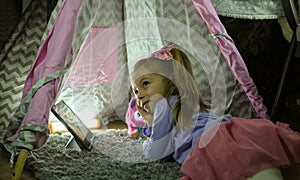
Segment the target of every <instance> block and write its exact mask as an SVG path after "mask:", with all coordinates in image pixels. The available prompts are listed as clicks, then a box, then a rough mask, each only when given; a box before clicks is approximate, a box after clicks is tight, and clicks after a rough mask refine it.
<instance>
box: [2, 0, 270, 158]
mask: <svg viewBox="0 0 300 180" xmlns="http://www.w3.org/2000/svg"><path fill="white" fill-rule="evenodd" d="M58 2H59V3H58V4H57V6H56V10H57V13H52V16H51V17H52V18H53V20H52V21H51V20H50V21H49V25H50V26H49V27H51V29H50V30H49V32H48V31H46V32H45V34H46V36H45V39H44V40H43V42H42V44H41V46H40V47H39V51H38V52H37V54H36V56H35V60H34V62H33V64H32V66H31V69H30V71H29V73H28V74H26V77H27V78H26V81H25V83H24V88H23V92H22V98H21V101H20V105H19V106H18V108H17V109H16V111H15V112H14V114H13V115H12V116H11V117H9V119H6V122H7V121H9V123H10V124H9V125H8V127H7V128H6V133H5V136H4V138H3V144H4V146H5V147H6V149H7V150H8V151H10V152H14V150H20V149H26V150H29V151H30V150H33V149H35V148H39V147H41V146H43V144H44V143H45V142H46V140H47V138H48V136H49V118H51V115H50V108H51V107H52V105H53V104H55V103H56V102H58V101H60V100H64V101H65V102H67V104H69V105H72V109H73V110H74V111H75V112H76V113H77V114H79V115H80V114H82V115H86V114H89V115H90V116H91V117H95V116H100V117H101V118H103V119H104V120H105V122H106V123H108V122H110V121H114V120H116V119H123V120H124V118H125V113H126V112H125V111H126V109H127V104H128V101H129V87H128V82H127V75H128V73H130V71H131V68H132V65H133V64H134V63H135V62H136V61H138V59H140V58H142V57H146V56H148V54H149V53H150V52H153V51H156V50H158V49H160V48H161V47H162V46H164V45H167V44H170V43H173V44H176V45H177V46H178V47H179V48H180V49H181V50H182V51H184V52H185V53H186V54H187V55H188V56H189V58H190V59H191V61H192V64H193V68H194V72H195V74H196V78H197V82H198V83H199V86H200V87H201V88H202V91H203V94H204V97H205V98H206V99H207V100H208V101H209V102H211V103H212V105H213V111H215V112H216V113H217V114H224V113H231V114H232V115H234V116H241V117H247V118H249V117H258V118H267V117H268V115H267V111H266V108H265V106H264V105H263V102H262V98H261V97H260V96H259V95H258V93H257V89H256V86H255V84H254V83H253V81H252V79H251V77H250V76H249V74H248V71H247V68H246V66H245V64H244V62H243V59H242V57H241V56H240V54H239V52H238V50H237V48H236V47H235V45H234V42H233V41H232V39H231V38H230V36H229V35H228V34H227V32H226V30H225V28H224V26H223V25H222V23H221V22H220V20H219V18H218V16H217V14H216V12H215V10H214V7H213V5H212V4H211V2H210V1H207V0H205V1H200V0H188V1H186V0H176V1H163V0H151V1H140V0H135V1H127V0H125V1H118V0H110V1H106V0H89V1H83V0H75V1H67V0H64V1H58ZM1 63H4V62H1ZM1 65H2V64H1ZM6 98H9V97H6Z"/></svg>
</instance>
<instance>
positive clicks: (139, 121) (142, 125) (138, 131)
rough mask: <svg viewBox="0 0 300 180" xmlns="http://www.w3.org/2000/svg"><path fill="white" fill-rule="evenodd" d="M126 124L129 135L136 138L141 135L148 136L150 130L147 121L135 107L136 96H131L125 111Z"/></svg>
mask: <svg viewBox="0 0 300 180" xmlns="http://www.w3.org/2000/svg"><path fill="white" fill-rule="evenodd" d="M126 124H127V126H128V134H129V137H132V138H136V139H138V138H139V137H141V136H147V137H150V135H151V132H150V129H149V127H148V125H147V121H146V120H145V119H144V118H143V117H142V115H141V114H140V113H139V111H138V110H137V107H136V98H131V100H130V102H129V104H128V109H127V113H126Z"/></svg>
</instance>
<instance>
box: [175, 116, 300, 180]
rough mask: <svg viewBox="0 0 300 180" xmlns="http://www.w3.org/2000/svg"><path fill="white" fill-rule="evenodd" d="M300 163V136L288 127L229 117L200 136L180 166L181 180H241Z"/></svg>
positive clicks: (283, 124)
mask: <svg viewBox="0 0 300 180" xmlns="http://www.w3.org/2000/svg"><path fill="white" fill-rule="evenodd" d="M295 163H300V133H298V132H295V131H293V130H291V129H290V128H289V126H288V124H285V123H279V122H278V123H276V124H274V123H272V122H271V121H270V120H262V119H243V118H236V117H232V118H231V121H230V122H222V123H221V124H220V125H219V126H218V127H214V128H212V129H210V130H209V131H208V132H207V133H206V134H205V135H204V136H202V137H201V138H200V139H199V141H198V143H197V145H196V146H195V147H194V149H193V150H192V152H191V153H190V154H189V156H188V157H187V159H186V160H185V161H184V163H183V164H182V166H181V171H182V172H183V173H184V174H185V176H184V177H182V179H205V180H216V179H222V180H241V179H245V178H248V177H251V176H253V175H255V174H256V173H258V172H260V171H262V170H264V169H268V168H286V167H289V166H291V165H293V164H295Z"/></svg>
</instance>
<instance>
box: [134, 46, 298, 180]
mask: <svg viewBox="0 0 300 180" xmlns="http://www.w3.org/2000/svg"><path fill="white" fill-rule="evenodd" d="M130 81H131V83H132V89H133V92H134V94H135V97H136V98H137V107H138V110H139V112H140V114H141V115H142V116H143V117H144V118H145V119H146V120H147V121H148V124H149V126H150V127H152V134H151V136H150V138H149V139H147V140H146V141H145V142H144V144H143V150H144V154H145V156H146V157H148V158H151V159H154V160H161V159H163V160H170V159H174V160H175V161H176V162H178V163H180V164H182V167H181V171H182V172H183V173H184V174H185V176H184V177H183V179H205V180H206V179H222V180H224V179H228V180H229V179H230V180H234V179H247V178H250V177H251V178H252V179H265V178H266V177H269V178H272V179H274V178H278V179H280V178H282V173H281V171H280V170H279V168H280V169H286V170H285V171H284V172H286V175H287V176H286V177H288V175H289V176H291V174H292V176H293V178H294V179H295V178H296V177H294V176H298V178H300V173H294V170H293V168H295V167H296V169H297V170H299V171H300V168H299V166H298V165H296V164H298V163H300V135H299V133H298V132H294V131H292V130H291V129H289V127H288V125H286V124H283V123H277V124H273V123H272V122H271V121H270V120H263V119H251V120H250V119H243V118H236V117H231V115H230V114H225V115H223V116H216V115H215V114H213V113H212V112H211V111H210V110H209V109H210V105H209V103H207V102H206V101H205V100H204V99H203V98H202V96H201V92H200V91H199V89H198V87H197V84H196V81H195V77H194V75H193V71H192V65H191V63H190V61H189V59H188V58H187V56H186V55H185V54H184V53H183V52H182V51H180V50H178V49H177V48H175V47H174V45H170V46H166V47H164V48H162V49H161V50H160V51H158V52H155V53H153V54H152V55H151V56H150V57H148V58H146V59H143V60H140V61H139V62H137V63H136V64H135V66H134V69H133V72H132V73H131V74H130ZM290 169H291V170H290ZM295 172H296V171H295Z"/></svg>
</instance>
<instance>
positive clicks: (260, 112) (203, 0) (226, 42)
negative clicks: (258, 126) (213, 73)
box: [193, 0, 269, 119]
mask: <svg viewBox="0 0 300 180" xmlns="http://www.w3.org/2000/svg"><path fill="white" fill-rule="evenodd" d="M193 3H194V5H195V7H196V9H197V10H198V12H199V14H200V15H201V17H202V19H203V20H204V21H205V22H206V24H207V26H208V28H209V30H210V32H211V33H212V34H227V32H226V29H225V27H224V26H223V24H222V23H221V21H220V19H219V17H218V15H217V13H216V11H215V8H214V7H213V5H212V3H211V1H209V0H193ZM216 42H217V43H218V46H219V48H220V49H221V51H222V54H223V55H224V57H225V58H226V60H227V64H228V66H229V67H230V69H231V70H232V72H233V74H234V76H235V77H236V79H237V81H238V82H239V84H240V86H241V88H242V89H243V91H244V92H245V94H246V95H247V97H248V98H249V100H250V102H251V105H252V108H253V110H254V112H255V113H256V116H257V118H265V119H269V115H268V113H267V108H266V107H265V105H264V104H263V99H262V98H261V97H260V96H259V95H258V92H257V88H256V85H255V84H254V82H253V80H252V78H251V77H250V76H249V73H248V70H247V67H246V65H245V63H244V61H243V59H242V57H241V55H240V54H239V52H238V50H237V48H236V46H235V45H234V43H233V42H232V41H231V40H230V39H228V38H226V37H225V36H223V37H220V38H216Z"/></svg>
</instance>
